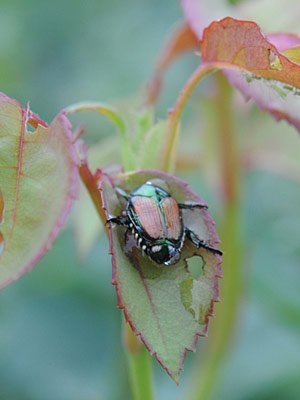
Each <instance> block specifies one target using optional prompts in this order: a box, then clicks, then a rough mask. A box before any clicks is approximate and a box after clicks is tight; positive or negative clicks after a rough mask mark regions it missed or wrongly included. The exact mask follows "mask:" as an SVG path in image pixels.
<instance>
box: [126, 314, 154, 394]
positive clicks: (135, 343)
mask: <svg viewBox="0 0 300 400" xmlns="http://www.w3.org/2000/svg"><path fill="white" fill-rule="evenodd" d="M123 326H124V342H125V348H126V356H127V362H128V369H129V378H130V384H131V389H132V394H133V399H134V400H153V398H154V394H153V384H152V367H151V364H152V360H151V356H150V354H149V353H148V351H147V349H146V348H145V346H144V345H143V344H142V343H141V342H140V341H139V340H138V339H137V338H136V336H134V334H133V332H132V329H131V328H130V326H129V325H128V323H126V322H124V324H123Z"/></svg>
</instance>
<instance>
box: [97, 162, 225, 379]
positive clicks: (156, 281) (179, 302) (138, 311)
mask: <svg viewBox="0 0 300 400" xmlns="http://www.w3.org/2000/svg"><path fill="white" fill-rule="evenodd" d="M156 179H159V180H162V181H164V182H165V183H166V184H167V187H168V190H169V192H170V194H171V195H172V196H173V197H174V198H175V199H176V200H177V201H178V202H194V203H195V202H196V203H201V204H203V203H204V201H203V199H202V198H201V197H200V196H198V195H196V194H195V193H193V192H192V191H191V190H190V189H189V188H188V187H187V185H186V184H185V183H184V182H183V181H181V180H179V179H178V178H175V177H172V176H171V175H168V174H165V173H162V172H159V171H155V170H148V171H147V170H143V171H142V170H141V171H138V172H136V173H130V174H127V175H126V174H124V175H119V176H115V177H113V178H112V177H107V176H106V178H105V177H104V179H103V181H102V182H101V189H102V196H103V204H104V207H105V209H106V212H107V214H108V215H115V216H117V215H120V214H121V212H122V210H123V209H124V207H125V205H126V202H125V203H124V201H123V199H121V198H120V197H118V196H117V195H116V192H115V190H114V187H113V185H117V186H120V187H122V188H123V189H124V190H126V191H127V192H131V191H132V190H133V189H135V188H136V187H137V186H139V185H141V184H143V183H145V182H146V181H149V180H152V181H153V180H156ZM158 182H161V181H158ZM183 221H184V224H185V226H188V227H189V228H190V229H192V230H193V231H194V232H195V233H196V234H197V235H198V237H200V238H201V239H203V240H205V241H207V242H208V243H209V244H210V245H211V246H213V247H217V246H218V243H219V240H218V237H217V234H216V231H215V228H214V222H213V220H212V218H211V217H210V215H209V213H208V211H207V210H205V209H199V208H197V209H195V210H192V211H191V210H185V211H184V212H183ZM110 252H111V255H112V265H113V284H114V285H115V286H116V292H117V296H118V307H119V308H121V309H123V311H124V314H125V317H126V319H127V321H128V322H129V323H130V325H131V327H132V329H133V331H134V333H135V334H136V335H137V336H140V338H141V340H142V341H143V342H144V344H145V345H146V347H147V348H148V350H149V351H150V353H151V354H153V355H155V357H156V358H157V360H158V361H159V362H160V364H161V365H162V366H163V367H164V368H165V369H166V371H167V372H168V374H169V375H170V376H171V377H172V378H173V379H174V380H175V381H176V382H178V378H179V373H180V371H181V369H182V364H183V361H184V357H185V354H186V351H187V350H191V351H195V350H196V342H197V337H198V335H206V332H207V325H208V317H209V316H210V315H212V312H213V302H214V301H218V277H220V275H221V257H220V256H218V255H215V254H212V253H211V252H208V251H206V250H204V249H197V248H196V247H195V246H194V245H192V244H191V243H189V242H188V241H187V240H186V242H185V244H184V246H183V249H182V257H181V260H180V262H179V263H177V264H175V265H173V266H170V267H166V266H158V265H157V264H155V263H153V262H152V261H151V260H150V259H148V258H147V257H146V256H145V255H142V253H141V251H140V250H139V249H138V248H137V247H136V245H135V243H134V240H133V237H132V235H131V233H127V234H126V228H124V227H121V226H115V227H110ZM194 255H195V256H198V257H197V260H198V261H197V264H198V267H199V271H200V273H199V275H200V276H199V277H197V278H195V279H194V277H193V275H192V274H191V273H190V271H189V270H188V267H187V264H186V262H185V261H184V260H185V259H186V258H190V257H192V256H194ZM202 263H203V264H202Z"/></svg>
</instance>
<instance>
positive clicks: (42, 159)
mask: <svg viewBox="0 0 300 400" xmlns="http://www.w3.org/2000/svg"><path fill="white" fill-rule="evenodd" d="M28 124H30V125H31V126H32V127H34V128H36V130H35V131H34V132H31V131H28V130H27V129H29V128H28ZM42 125H43V126H42ZM0 126H1V128H0V170H1V176H0V188H1V191H2V193H3V199H2V200H1V203H3V201H4V210H3V223H2V225H1V231H2V234H3V238H4V251H3V253H2V255H1V258H0V266H1V268H0V286H5V285H7V284H9V283H10V282H12V281H13V280H15V279H17V278H19V277H20V276H21V275H22V274H24V273H25V272H27V271H28V270H30V269H31V268H32V267H33V266H34V265H35V263H36V262H37V261H38V260H39V259H40V257H42V255H43V254H44V253H45V252H46V251H47V250H48V249H49V248H50V247H51V245H52V242H53V240H54V239H55V237H56V236H57V234H58V232H59V230H60V228H61V227H62V226H63V224H64V222H65V220H66V217H67V215H68V212H69V209H70V206H71V204H72V201H73V199H74V197H75V195H76V192H77V165H76V155H75V151H74V146H73V136H72V132H71V126H70V123H69V121H68V120H67V118H66V117H65V115H64V114H63V113H61V114H59V115H58V116H57V117H56V118H55V119H54V121H53V122H52V123H51V125H50V126H49V127H47V125H46V124H45V123H44V122H43V121H41V120H40V119H39V118H38V117H37V116H35V115H34V114H33V113H32V112H31V111H30V110H29V108H27V109H26V110H25V109H22V107H21V106H20V104H19V103H18V102H17V101H15V100H12V99H10V98H8V97H6V96H5V95H1V96H0ZM0 208H2V207H0Z"/></svg>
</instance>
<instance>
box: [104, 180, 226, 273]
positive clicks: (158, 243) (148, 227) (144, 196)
mask: <svg viewBox="0 0 300 400" xmlns="http://www.w3.org/2000/svg"><path fill="white" fill-rule="evenodd" d="M161 186H163V185H162V184H160V185H159V186H158V185H157V184H156V183H154V182H151V181H147V182H145V183H144V184H142V185H141V186H139V187H137V188H136V189H134V190H133V191H132V192H131V193H129V194H128V193H127V192H125V191H124V190H123V189H121V188H119V187H115V189H116V191H117V193H118V194H119V195H120V196H121V197H123V198H124V199H125V200H126V202H127V204H126V208H125V210H124V211H123V212H122V215H120V216H118V217H110V218H109V219H108V221H107V222H109V223H115V224H117V225H122V226H124V227H126V228H127V230H126V232H128V230H129V231H131V232H132V235H133V236H134V239H135V241H136V244H137V247H139V248H141V249H142V251H143V252H144V253H145V254H146V255H147V256H148V257H149V258H150V259H151V260H152V261H154V262H155V263H156V264H164V265H166V266H169V265H173V264H176V263H177V262H178V261H179V260H180V256H181V250H182V247H183V244H184V241H185V239H189V240H190V241H191V242H192V243H193V244H194V245H195V246H196V247H197V248H200V247H202V248H204V249H206V250H208V251H210V252H212V253H213V254H219V255H222V252H221V251H220V250H218V249H216V248H214V247H211V246H210V245H209V244H207V243H206V242H204V241H203V240H201V239H200V238H199V237H198V236H197V235H196V234H195V233H194V232H193V231H192V230H191V229H189V228H188V227H186V226H184V223H183V218H182V210H183V209H195V208H205V209H206V208H207V206H206V205H203V204H185V203H178V202H177V201H176V200H175V199H174V198H173V197H172V196H171V195H170V193H169V192H168V191H167V190H166V189H164V188H162V187H161Z"/></svg>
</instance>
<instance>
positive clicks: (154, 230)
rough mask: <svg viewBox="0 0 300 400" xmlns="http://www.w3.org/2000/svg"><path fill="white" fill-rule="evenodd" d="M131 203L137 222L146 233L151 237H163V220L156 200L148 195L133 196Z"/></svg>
mask: <svg viewBox="0 0 300 400" xmlns="http://www.w3.org/2000/svg"><path fill="white" fill-rule="evenodd" d="M131 203H132V206H133V211H134V213H135V215H136V217H137V218H138V221H139V224H140V225H141V227H142V229H143V230H144V231H145V232H146V233H147V235H148V236H150V237H151V238H153V239H160V238H163V236H164V228H163V221H162V216H161V213H160V209H159V207H158V205H157V202H156V201H155V200H154V199H152V198H150V197H144V196H134V197H133V198H132V199H131Z"/></svg>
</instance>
